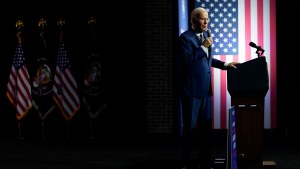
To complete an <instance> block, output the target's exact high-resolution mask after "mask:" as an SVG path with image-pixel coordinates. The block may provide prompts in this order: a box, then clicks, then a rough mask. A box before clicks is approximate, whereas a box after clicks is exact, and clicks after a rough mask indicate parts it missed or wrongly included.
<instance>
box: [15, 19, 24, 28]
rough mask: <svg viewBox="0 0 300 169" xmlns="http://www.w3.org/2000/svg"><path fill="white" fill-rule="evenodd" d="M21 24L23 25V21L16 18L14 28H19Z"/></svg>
mask: <svg viewBox="0 0 300 169" xmlns="http://www.w3.org/2000/svg"><path fill="white" fill-rule="evenodd" d="M23 26H24V23H23V21H21V20H17V22H16V28H17V29H21V28H22V27H23Z"/></svg>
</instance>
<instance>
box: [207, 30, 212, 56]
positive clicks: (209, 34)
mask: <svg viewBox="0 0 300 169" xmlns="http://www.w3.org/2000/svg"><path fill="white" fill-rule="evenodd" d="M206 31H207V37H211V33H210V30H209V29H207V30H206ZM208 52H209V53H211V45H210V46H209V47H208Z"/></svg>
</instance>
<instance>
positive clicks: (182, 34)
mask: <svg viewBox="0 0 300 169" xmlns="http://www.w3.org/2000/svg"><path fill="white" fill-rule="evenodd" d="M191 36H195V32H194V31H192V30H190V29H188V30H186V31H184V32H182V33H181V34H180V37H191Z"/></svg>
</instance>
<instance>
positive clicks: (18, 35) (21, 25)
mask: <svg viewBox="0 0 300 169" xmlns="http://www.w3.org/2000/svg"><path fill="white" fill-rule="evenodd" d="M22 27H24V23H23V21H21V20H17V22H16V28H17V29H18V32H17V35H16V36H17V38H18V43H22V39H21V33H22V32H21V28H22Z"/></svg>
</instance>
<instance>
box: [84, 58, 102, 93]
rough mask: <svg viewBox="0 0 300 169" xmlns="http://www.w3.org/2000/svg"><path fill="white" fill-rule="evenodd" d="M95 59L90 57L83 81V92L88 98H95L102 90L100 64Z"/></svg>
mask: <svg viewBox="0 0 300 169" xmlns="http://www.w3.org/2000/svg"><path fill="white" fill-rule="evenodd" d="M95 57H96V56H92V57H90V60H89V62H88V64H87V67H86V71H85V74H84V80H83V84H84V92H85V93H86V94H87V95H90V96H97V95H99V94H101V93H102V92H103V90H104V85H103V78H102V68H101V64H100V62H99V61H97V60H96V59H95Z"/></svg>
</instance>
